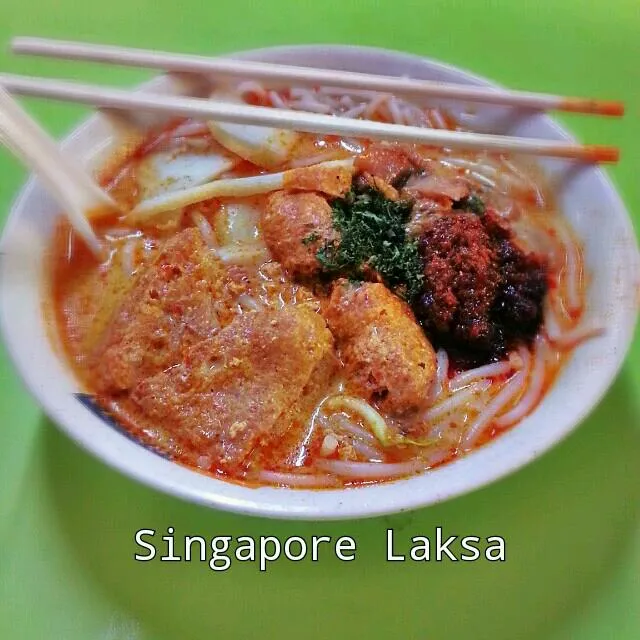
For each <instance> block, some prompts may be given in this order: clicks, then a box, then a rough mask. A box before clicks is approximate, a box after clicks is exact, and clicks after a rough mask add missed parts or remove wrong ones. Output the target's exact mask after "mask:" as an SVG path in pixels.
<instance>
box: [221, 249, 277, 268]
mask: <svg viewBox="0 0 640 640" xmlns="http://www.w3.org/2000/svg"><path fill="white" fill-rule="evenodd" d="M218 257H219V258H220V260H221V261H222V262H223V263H224V264H255V263H258V262H266V261H267V260H268V259H269V253H268V251H267V250H266V249H265V248H264V247H236V246H233V247H221V248H220V249H218Z"/></svg>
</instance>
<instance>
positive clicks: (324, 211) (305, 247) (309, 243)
mask: <svg viewBox="0 0 640 640" xmlns="http://www.w3.org/2000/svg"><path fill="white" fill-rule="evenodd" d="M260 228H261V230H262V234H263V236H264V240H265V242H266V244H267V247H268V248H269V251H271V255H272V256H273V257H274V258H275V259H276V260H278V262H280V263H281V264H282V266H283V267H284V268H285V269H287V271H289V272H290V273H291V275H294V276H299V277H310V276H314V275H316V274H317V273H318V272H319V271H320V263H319V262H318V259H317V257H316V254H317V252H318V250H319V249H320V248H321V247H322V246H324V245H325V244H326V243H327V242H333V241H335V240H336V239H337V238H338V232H337V231H336V230H335V229H334V228H333V225H332V217H331V207H330V206H329V203H328V202H327V201H326V200H325V199H324V198H323V197H322V196H320V195H318V194H316V193H307V192H298V193H296V192H289V191H276V192H275V193H273V194H271V195H270V196H269V199H268V200H267V206H266V207H265V209H264V210H263V212H262V216H261V220H260Z"/></svg>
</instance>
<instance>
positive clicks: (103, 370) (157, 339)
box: [91, 228, 227, 393]
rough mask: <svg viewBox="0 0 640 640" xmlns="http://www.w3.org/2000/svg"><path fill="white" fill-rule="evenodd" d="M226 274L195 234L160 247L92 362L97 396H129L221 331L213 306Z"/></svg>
mask: <svg viewBox="0 0 640 640" xmlns="http://www.w3.org/2000/svg"><path fill="white" fill-rule="evenodd" d="M225 280H226V271H225V269H224V268H223V266H222V265H221V263H220V262H219V261H218V260H217V258H215V257H214V255H213V254H212V253H211V252H210V251H207V247H206V245H205V243H204V241H203V239H202V236H201V235H200V233H199V231H198V230H197V229H193V228H191V229H185V230H184V231H181V232H180V233H178V234H176V235H175V236H173V237H172V238H170V239H169V240H167V242H166V243H165V245H164V246H163V247H162V249H161V250H160V252H159V254H158V255H157V257H156V259H155V260H154V261H153V263H152V264H151V265H150V266H149V267H148V268H147V269H146V270H145V271H144V272H143V273H142V274H141V275H140V277H139V278H138V280H137V282H136V283H135V284H134V285H133V287H132V288H131V289H130V290H129V292H128V293H127V294H126V295H125V297H124V299H123V301H122V302H121V303H120V306H119V307H118V308H117V310H116V312H115V314H114V316H113V317H112V320H111V322H110V324H109V327H108V329H107V331H106V334H105V335H104V337H103V338H102V339H101V341H100V343H99V345H98V347H97V348H96V350H95V351H94V353H93V354H92V356H91V361H92V363H93V364H94V367H93V371H92V377H93V378H94V383H95V386H96V387H97V389H98V390H99V391H100V392H101V393H111V392H121V391H127V390H129V389H131V388H133V387H134V386H135V384H136V383H137V382H138V381H139V380H140V379H141V378H144V377H146V376H149V375H153V374H155V373H158V372H159V371H161V370H162V369H164V368H165V367H167V366H169V365H172V364H174V363H175V362H177V361H179V360H180V358H181V353H182V352H183V351H184V350H186V349H188V348H189V347H191V346H192V345H193V344H196V343H197V342H200V341H201V340H203V339H205V338H207V337H209V336H210V335H211V333H212V332H214V331H216V330H217V329H218V328H219V327H220V319H219V317H218V316H217V314H216V311H215V308H214V301H215V300H216V299H219V298H220V297H222V296H224V295H225V291H226V290H227V288H226V287H225V284H226V283H225Z"/></svg>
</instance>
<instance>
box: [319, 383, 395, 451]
mask: <svg viewBox="0 0 640 640" xmlns="http://www.w3.org/2000/svg"><path fill="white" fill-rule="evenodd" d="M324 404H325V406H326V408H327V409H329V410H331V409H338V408H340V407H344V408H345V409H349V410H351V411H354V412H356V413H357V414H358V415H360V416H361V417H362V418H363V420H364V422H365V423H366V424H367V425H368V426H369V428H370V429H371V432H372V433H373V434H374V435H375V436H376V438H377V439H378V440H379V441H380V442H381V443H382V444H383V445H388V444H390V442H391V439H392V438H391V433H390V430H389V428H388V427H387V423H386V422H385V419H384V418H383V417H382V416H381V415H380V414H379V413H378V412H377V411H376V410H375V409H374V408H373V407H372V406H371V405H370V404H369V403H368V402H365V401H364V400H363V399H362V398H356V397H355V396H346V395H343V394H340V395H337V396H333V397H331V398H328V399H327V400H326V401H325V403H324Z"/></svg>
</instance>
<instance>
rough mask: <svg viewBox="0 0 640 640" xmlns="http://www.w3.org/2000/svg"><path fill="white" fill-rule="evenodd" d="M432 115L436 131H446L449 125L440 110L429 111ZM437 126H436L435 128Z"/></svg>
mask: <svg viewBox="0 0 640 640" xmlns="http://www.w3.org/2000/svg"><path fill="white" fill-rule="evenodd" d="M429 114H430V115H431V122H432V127H433V128H434V129H446V128H447V123H446V122H445V120H444V118H443V117H442V114H441V113H440V110H439V109H429ZM434 125H435V126H434Z"/></svg>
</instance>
